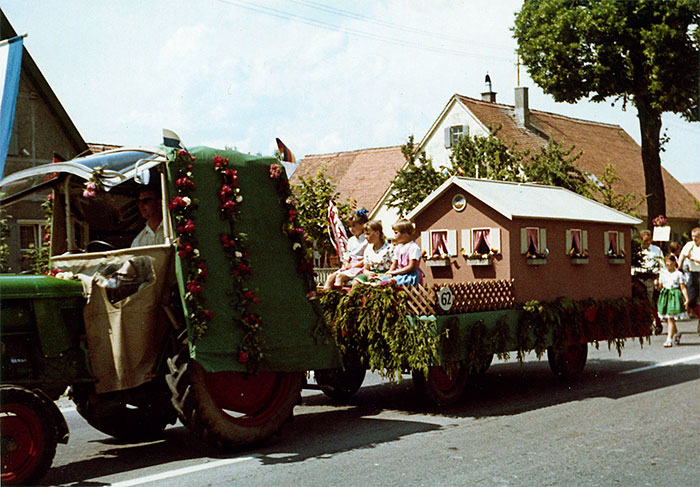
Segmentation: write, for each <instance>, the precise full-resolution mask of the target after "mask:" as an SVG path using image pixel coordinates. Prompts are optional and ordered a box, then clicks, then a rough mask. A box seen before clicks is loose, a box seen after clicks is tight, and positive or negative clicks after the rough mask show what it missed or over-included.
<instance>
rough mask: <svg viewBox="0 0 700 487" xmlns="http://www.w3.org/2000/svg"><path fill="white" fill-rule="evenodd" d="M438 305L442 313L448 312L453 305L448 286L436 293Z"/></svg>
mask: <svg viewBox="0 0 700 487" xmlns="http://www.w3.org/2000/svg"><path fill="white" fill-rule="evenodd" d="M438 303H439V304H440V307H441V308H442V310H443V311H449V310H450V308H452V304H453V303H454V296H453V295H452V289H450V288H449V287H448V286H445V287H443V288H440V291H439V292H438Z"/></svg>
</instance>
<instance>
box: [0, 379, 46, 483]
mask: <svg viewBox="0 0 700 487" xmlns="http://www.w3.org/2000/svg"><path fill="white" fill-rule="evenodd" d="M0 413H1V414H0V435H1V436H2V477H1V478H2V481H1V482H0V484H2V485H27V484H36V483H37V482H38V481H39V479H41V477H43V476H44V474H46V471H47V470H48V469H49V467H50V466H51V462H53V457H54V455H55V454H56V443H57V438H56V427H55V425H54V423H53V414H52V412H51V410H50V409H49V406H48V405H47V404H46V403H45V402H44V400H43V399H42V398H41V397H39V396H38V395H37V394H35V393H34V392H32V391H30V390H27V389H24V388H22V387H16V386H6V387H2V388H0Z"/></svg>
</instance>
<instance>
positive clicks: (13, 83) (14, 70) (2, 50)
mask: <svg viewBox="0 0 700 487" xmlns="http://www.w3.org/2000/svg"><path fill="white" fill-rule="evenodd" d="M22 39H23V36H17V37H13V38H12V39H8V40H6V41H2V42H1V43H0V90H1V91H0V177H2V174H3V172H4V171H5V158H6V157H7V150H8V149H9V147H10V137H12V124H13V123H14V120H15V106H16V104H17V91H18V90H19V73H20V70H21V67H22V45H23V42H22Z"/></svg>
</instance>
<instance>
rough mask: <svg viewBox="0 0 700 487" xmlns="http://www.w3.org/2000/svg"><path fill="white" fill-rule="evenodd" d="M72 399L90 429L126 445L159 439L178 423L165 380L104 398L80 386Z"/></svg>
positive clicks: (155, 380) (86, 387) (109, 393)
mask: <svg viewBox="0 0 700 487" xmlns="http://www.w3.org/2000/svg"><path fill="white" fill-rule="evenodd" d="M71 397H72V399H73V402H74V403H75V405H76V409H77V411H78V413H79V414H80V415H81V416H82V417H83V418H85V420H86V421H87V422H88V424H90V426H92V427H93V428H95V429H97V430H99V431H101V432H102V433H104V434H106V435H109V436H112V437H114V438H117V439H118V440H122V441H126V442H140V441H144V440H151V439H154V438H158V437H160V436H161V435H162V434H163V430H165V427H166V426H167V425H168V424H172V423H175V421H176V420H177V415H176V413H175V410H174V409H173V407H172V405H171V403H170V392H169V390H168V388H167V386H166V384H165V381H164V380H163V378H158V379H154V380H153V381H151V382H148V383H146V384H143V385H141V386H139V387H136V388H134V389H127V390H124V391H116V392H108V393H104V394H96V393H95V387H94V385H93V384H77V385H74V386H72V387H71Z"/></svg>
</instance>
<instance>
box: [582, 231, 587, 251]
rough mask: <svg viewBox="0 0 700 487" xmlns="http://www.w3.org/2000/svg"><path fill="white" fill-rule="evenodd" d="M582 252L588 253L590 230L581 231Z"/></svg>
mask: <svg viewBox="0 0 700 487" xmlns="http://www.w3.org/2000/svg"><path fill="white" fill-rule="evenodd" d="M581 250H583V251H585V252H588V230H581Z"/></svg>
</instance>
